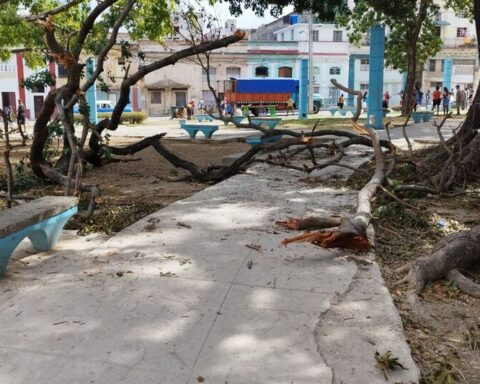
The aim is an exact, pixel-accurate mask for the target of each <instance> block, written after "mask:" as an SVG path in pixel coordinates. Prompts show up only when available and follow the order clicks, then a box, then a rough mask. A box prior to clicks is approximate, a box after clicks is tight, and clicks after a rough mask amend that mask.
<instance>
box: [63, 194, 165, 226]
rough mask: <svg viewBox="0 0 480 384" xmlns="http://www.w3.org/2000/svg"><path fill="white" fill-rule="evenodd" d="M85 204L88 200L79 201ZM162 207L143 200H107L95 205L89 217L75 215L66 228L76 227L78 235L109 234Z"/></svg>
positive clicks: (84, 206) (82, 206) (81, 205)
mask: <svg viewBox="0 0 480 384" xmlns="http://www.w3.org/2000/svg"><path fill="white" fill-rule="evenodd" d="M87 206H88V200H82V201H81V202H80V207H81V208H84V209H86V208H87ZM162 207H163V206H162V205H158V204H150V203H145V202H132V203H131V204H128V205H118V202H117V201H107V202H105V203H104V204H101V205H100V206H99V207H97V210H96V213H95V214H94V215H93V216H92V217H91V218H89V219H85V218H84V217H81V216H75V217H74V218H73V219H71V220H70V221H69V222H68V224H67V226H66V228H67V229H78V231H79V234H80V235H87V234H89V233H98V232H101V233H105V234H107V235H111V234H113V233H116V232H119V231H121V230H122V229H124V228H126V227H128V226H129V225H131V224H133V223H134V222H136V221H138V220H140V219H141V218H143V217H145V216H147V215H149V214H150V213H152V212H155V211H157V210H158V209H160V208H162Z"/></svg>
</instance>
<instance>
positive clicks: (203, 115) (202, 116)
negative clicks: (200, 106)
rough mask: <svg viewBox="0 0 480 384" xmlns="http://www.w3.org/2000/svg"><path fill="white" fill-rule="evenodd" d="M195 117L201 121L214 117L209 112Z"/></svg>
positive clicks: (211, 119)
mask: <svg viewBox="0 0 480 384" xmlns="http://www.w3.org/2000/svg"><path fill="white" fill-rule="evenodd" d="M195 118H196V119H197V120H198V121H199V122H202V121H213V117H212V116H210V115H207V114H200V115H195Z"/></svg>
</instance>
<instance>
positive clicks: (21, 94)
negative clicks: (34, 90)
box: [15, 52, 27, 105]
mask: <svg viewBox="0 0 480 384" xmlns="http://www.w3.org/2000/svg"><path fill="white" fill-rule="evenodd" d="M15 56H16V60H17V80H18V98H19V99H20V100H22V103H23V104H24V105H27V100H26V94H25V87H22V86H20V84H21V83H22V82H23V80H25V79H24V78H25V68H24V66H23V56H22V54H21V53H20V52H18V53H16V54H15Z"/></svg>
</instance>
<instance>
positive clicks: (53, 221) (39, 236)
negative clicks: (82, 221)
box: [0, 207, 78, 275]
mask: <svg viewBox="0 0 480 384" xmlns="http://www.w3.org/2000/svg"><path fill="white" fill-rule="evenodd" d="M77 211H78V208H77V207H72V208H70V209H69V210H67V211H65V212H62V213H59V214H58V215H56V216H53V217H50V218H48V219H46V220H43V221H42V222H40V223H37V224H33V225H30V226H29V227H26V228H24V229H22V230H20V231H18V232H15V233H12V234H11V235H8V236H6V237H3V238H1V239H0V275H2V274H3V273H4V272H5V270H6V269H7V265H8V261H9V260H10V257H11V256H12V253H13V251H15V248H17V246H18V244H20V243H21V242H22V240H23V239H24V238H25V237H28V238H29V239H30V241H31V242H32V245H33V247H34V248H35V249H37V250H39V251H49V250H51V249H52V248H53V246H54V245H55V243H56V242H57V240H58V238H59V237H60V234H61V232H62V229H63V227H64V225H65V223H66V222H67V221H68V219H70V218H71V217H72V216H73V215H74V214H76V213H77Z"/></svg>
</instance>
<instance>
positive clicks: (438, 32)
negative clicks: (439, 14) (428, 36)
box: [435, 26, 442, 37]
mask: <svg viewBox="0 0 480 384" xmlns="http://www.w3.org/2000/svg"><path fill="white" fill-rule="evenodd" d="M435 34H436V35H437V36H438V37H440V36H441V35H442V28H441V27H438V26H437V27H435Z"/></svg>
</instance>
